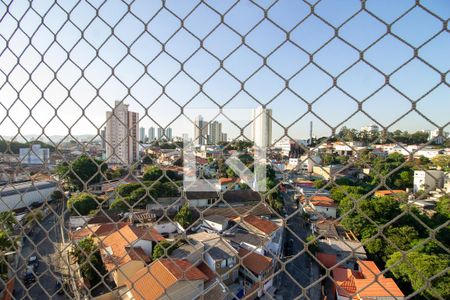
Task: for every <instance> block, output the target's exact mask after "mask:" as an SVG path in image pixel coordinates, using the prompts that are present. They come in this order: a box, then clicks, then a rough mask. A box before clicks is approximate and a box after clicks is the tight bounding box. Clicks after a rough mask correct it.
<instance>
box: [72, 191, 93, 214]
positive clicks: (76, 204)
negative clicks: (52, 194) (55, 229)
mask: <svg viewBox="0 0 450 300" xmlns="http://www.w3.org/2000/svg"><path fill="white" fill-rule="evenodd" d="M67 207H68V208H69V209H70V210H71V212H72V213H76V214H79V215H82V216H86V215H88V214H89V213H90V212H91V210H94V209H97V207H98V203H97V201H96V199H95V197H94V196H93V195H91V194H88V193H79V194H75V195H73V196H72V197H70V199H69V200H68V201H67Z"/></svg>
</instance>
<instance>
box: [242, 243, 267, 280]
mask: <svg viewBox="0 0 450 300" xmlns="http://www.w3.org/2000/svg"><path fill="white" fill-rule="evenodd" d="M239 257H240V258H242V264H243V265H244V267H246V268H247V269H249V270H250V271H252V272H253V273H255V274H257V275H259V274H261V273H264V272H265V271H267V270H268V269H269V268H270V267H271V265H272V259H271V258H270V257H267V256H264V255H261V254H259V253H256V252H252V251H249V250H247V249H245V248H240V249H239Z"/></svg>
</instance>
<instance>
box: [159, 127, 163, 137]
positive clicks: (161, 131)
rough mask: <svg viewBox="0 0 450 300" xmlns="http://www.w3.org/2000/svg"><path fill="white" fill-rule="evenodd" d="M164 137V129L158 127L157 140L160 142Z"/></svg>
mask: <svg viewBox="0 0 450 300" xmlns="http://www.w3.org/2000/svg"><path fill="white" fill-rule="evenodd" d="M163 136H164V129H163V128H162V127H158V140H161V139H162V138H163Z"/></svg>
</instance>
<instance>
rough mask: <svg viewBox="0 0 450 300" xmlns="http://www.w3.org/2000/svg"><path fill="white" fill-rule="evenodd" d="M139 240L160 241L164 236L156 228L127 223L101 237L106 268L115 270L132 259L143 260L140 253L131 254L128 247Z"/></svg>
mask: <svg viewBox="0 0 450 300" xmlns="http://www.w3.org/2000/svg"><path fill="white" fill-rule="evenodd" d="M139 240H147V241H154V242H158V241H162V240H164V238H163V237H162V236H161V235H160V234H159V233H158V232H157V231H156V230H154V229H149V228H144V227H136V226H133V225H126V226H124V227H122V228H120V229H119V230H116V231H114V232H113V233H110V234H109V235H107V236H106V237H104V238H103V239H100V244H101V251H100V253H101V255H102V259H103V263H104V264H105V267H106V269H107V270H108V271H113V270H115V269H117V268H119V267H120V266H122V265H124V264H126V263H128V262H130V261H132V260H142V259H141V257H140V255H133V254H132V255H130V251H129V249H128V248H130V247H133V245H134V244H135V242H136V241H139ZM137 251H140V250H137Z"/></svg>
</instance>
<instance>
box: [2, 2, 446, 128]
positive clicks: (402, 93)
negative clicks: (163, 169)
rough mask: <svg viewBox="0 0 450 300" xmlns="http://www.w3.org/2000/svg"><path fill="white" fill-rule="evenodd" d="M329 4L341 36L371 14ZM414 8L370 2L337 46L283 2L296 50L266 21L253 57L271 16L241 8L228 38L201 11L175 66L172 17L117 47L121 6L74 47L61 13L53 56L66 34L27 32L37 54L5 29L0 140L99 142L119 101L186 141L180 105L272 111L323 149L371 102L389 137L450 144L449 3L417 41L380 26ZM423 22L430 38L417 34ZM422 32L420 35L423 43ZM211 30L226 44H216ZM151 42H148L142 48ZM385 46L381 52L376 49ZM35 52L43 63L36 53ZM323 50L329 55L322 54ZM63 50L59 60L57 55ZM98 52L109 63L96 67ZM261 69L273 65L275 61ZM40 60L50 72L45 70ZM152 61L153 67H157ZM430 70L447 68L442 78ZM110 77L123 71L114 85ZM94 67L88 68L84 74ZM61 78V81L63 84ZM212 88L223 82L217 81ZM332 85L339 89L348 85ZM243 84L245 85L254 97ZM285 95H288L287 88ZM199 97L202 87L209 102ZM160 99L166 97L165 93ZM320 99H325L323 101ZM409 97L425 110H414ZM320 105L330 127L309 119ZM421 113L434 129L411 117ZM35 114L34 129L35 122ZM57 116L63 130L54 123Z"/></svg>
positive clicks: (15, 9)
mask: <svg viewBox="0 0 450 300" xmlns="http://www.w3.org/2000/svg"><path fill="white" fill-rule="evenodd" d="M323 3H324V2H323V1H322V2H320V3H319V4H318V5H317V6H316V7H315V12H316V13H317V14H318V15H319V16H320V17H321V18H324V19H325V20H327V21H328V22H329V23H330V24H331V25H333V26H339V25H342V24H344V22H345V20H346V18H348V17H350V16H351V15H352V14H353V13H354V12H355V11H357V10H358V9H359V6H360V2H359V1H346V2H344V3H343V4H340V5H341V9H339V10H335V9H334V6H333V5H332V4H326V5H325V4H323ZM411 3H414V1H395V2H392V1H367V3H366V8H367V9H368V10H369V11H370V14H369V13H367V12H363V13H360V14H359V15H358V17H355V18H353V19H352V20H351V21H350V22H347V23H345V24H344V25H343V26H342V28H340V29H339V38H336V37H335V38H333V33H334V30H333V29H332V27H330V26H329V25H327V24H326V23H324V22H323V21H321V20H320V19H319V18H317V17H316V16H309V17H307V18H306V19H305V22H303V23H302V26H301V27H295V24H296V23H297V22H298V21H299V20H300V19H301V18H302V17H306V16H307V14H308V10H309V7H308V6H306V5H302V4H301V3H300V2H299V3H296V2H289V1H280V3H277V4H276V5H275V6H274V7H273V8H271V9H270V11H269V14H268V17H270V18H271V20H273V21H275V22H276V23H277V24H279V26H280V27H281V28H282V29H283V30H286V31H291V33H290V40H288V41H286V40H284V33H283V31H282V30H281V29H277V28H276V27H274V26H273V25H272V24H271V23H270V22H268V21H267V20H266V21H263V22H262V23H260V25H259V26H258V30H254V31H252V32H251V33H249V35H248V37H247V38H246V41H245V44H240V42H241V39H240V38H239V35H238V34H237V33H239V34H246V33H247V32H248V31H249V30H250V29H251V28H252V27H253V26H254V25H255V24H258V22H260V21H261V20H262V19H263V18H264V14H263V12H262V11H261V9H260V8H258V7H257V6H255V5H254V4H252V3H251V2H246V1H242V2H240V3H239V4H238V5H236V6H235V7H234V8H233V10H232V12H230V13H228V14H227V15H226V17H225V18H224V21H225V22H226V25H225V24H220V20H219V18H218V17H219V16H218V14H217V13H215V12H213V11H212V10H211V9H210V8H208V7H207V5H205V4H202V5H201V6H200V7H201V9H198V12H197V13H196V14H194V15H192V16H190V17H189V18H188V19H187V20H186V22H185V23H186V24H185V26H186V29H182V30H181V31H180V32H179V33H178V34H175V38H173V39H170V40H169V41H168V42H167V45H166V48H165V51H166V52H167V53H164V52H163V53H159V51H160V50H161V47H160V46H161V45H160V43H159V42H158V41H157V40H156V39H155V38H157V39H160V40H161V41H162V42H164V43H165V42H166V41H167V39H168V38H169V36H170V34H172V33H174V32H175V30H176V29H177V28H178V27H179V24H178V23H177V22H176V21H175V20H174V19H173V18H171V17H170V16H168V15H167V14H166V15H164V17H163V16H161V17H159V18H157V19H156V20H155V21H154V22H152V23H151V25H152V26H151V27H150V33H151V34H152V35H153V36H151V35H149V34H148V33H145V32H144V31H145V30H146V28H144V27H143V26H141V25H142V24H141V25H140V23H139V22H140V21H139V20H138V19H137V18H136V17H129V18H126V19H124V20H121V21H120V23H119V24H118V26H117V27H116V29H115V30H114V36H112V37H110V36H109V35H110V34H111V32H110V31H108V30H107V29H106V28H105V26H103V25H102V23H101V22H106V23H108V24H109V23H111V24H114V22H117V21H118V20H119V17H118V16H119V15H120V14H121V12H122V11H123V10H124V7H122V6H120V5H118V4H113V3H112V2H111V3H108V4H107V5H104V6H103V7H102V8H101V9H100V13H99V15H100V16H101V17H103V18H104V20H105V21H99V20H98V19H97V20H95V21H94V22H93V23H92V24H91V27H90V28H89V30H87V31H85V32H83V36H84V38H85V40H83V41H81V42H80V43H78V44H77V40H76V39H75V37H76V36H78V35H79V34H80V32H79V30H78V29H77V28H76V27H73V26H72V27H71V26H68V25H67V26H62V25H61V24H60V23H59V22H58V18H60V17H61V14H60V13H58V12H55V13H53V14H49V15H48V16H47V17H46V20H48V24H47V26H48V28H49V29H50V30H53V31H54V32H58V30H59V29H62V30H60V33H59V34H57V36H56V38H57V40H58V42H59V45H56V44H53V45H52V44H51V43H52V42H53V39H52V36H53V35H51V34H50V35H49V34H48V32H45V30H44V29H43V28H42V27H41V28H39V29H38V25H39V24H38V23H34V22H29V23H28V24H27V27H25V28H23V30H24V32H25V33H26V34H30V33H32V32H34V30H37V33H36V37H39V39H37V38H36V39H33V40H31V41H29V40H28V39H26V38H25V36H24V34H22V33H21V32H20V31H19V32H18V33H14V32H13V31H11V30H10V28H12V27H13V25H14V24H12V21H8V20H5V22H4V23H3V25H4V26H3V27H2V29H1V34H2V35H3V36H5V37H6V38H8V39H10V41H9V49H7V51H5V53H3V55H2V57H1V58H0V69H1V70H2V72H3V74H2V75H5V74H8V75H9V76H8V81H7V82H6V84H5V85H4V86H3V87H2V89H1V91H0V103H1V105H0V120H1V123H0V135H2V136H13V135H15V133H16V132H17V131H18V127H20V133H21V134H36V133H37V131H39V132H41V131H42V130H41V129H40V127H43V128H44V130H45V134H46V135H66V134H68V133H69V128H70V132H71V134H93V133H94V134H95V133H96V132H97V130H99V129H101V128H102V127H104V125H105V124H104V121H105V120H104V117H103V114H104V111H107V110H110V109H111V107H112V106H113V105H114V101H115V100H121V101H122V100H123V101H124V102H126V103H127V104H128V105H129V106H130V109H131V110H133V111H136V112H138V113H139V115H140V117H141V119H140V120H139V121H140V124H141V126H144V127H147V128H148V127H151V126H153V127H159V126H162V127H167V126H169V127H172V128H173V129H174V132H173V135H174V136H181V135H182V133H183V131H182V128H184V126H186V124H187V123H189V122H188V121H186V120H179V118H178V116H179V115H180V113H181V108H180V106H184V105H185V104H186V103H188V102H189V104H187V105H186V107H184V109H183V110H187V109H188V108H189V109H191V108H206V109H216V110H217V111H219V108H218V106H217V105H216V104H213V103H212V102H211V99H212V100H214V101H215V102H216V103H217V104H218V105H224V103H227V102H228V101H230V102H229V103H228V104H227V105H225V106H224V111H226V109H227V108H231V109H239V108H242V109H254V108H256V107H258V106H260V105H261V104H267V103H268V102H270V101H272V102H271V103H270V104H268V105H267V108H269V109H272V110H273V113H274V115H273V116H274V119H275V120H279V122H280V124H274V128H273V132H274V136H277V135H280V133H282V132H283V131H284V130H283V128H282V126H289V125H290V124H291V123H292V122H294V121H295V120H296V119H297V118H298V117H299V116H302V115H304V114H306V115H305V116H304V117H303V119H302V121H300V123H299V124H297V125H294V126H292V127H291V128H290V130H289V131H290V135H291V136H293V137H306V136H308V135H309V134H308V132H307V129H306V128H308V123H309V122H310V121H313V122H314V124H315V134H316V135H317V136H327V135H330V132H331V130H330V129H329V127H328V126H327V125H326V124H324V123H323V122H322V121H321V120H320V119H319V118H322V119H324V120H326V122H327V123H329V124H330V125H331V126H336V125H337V124H339V123H340V122H342V121H345V120H346V119H347V118H348V117H349V116H350V115H351V114H352V113H353V112H355V111H358V109H359V108H358V104H357V102H356V101H355V100H357V101H359V102H361V103H362V104H361V109H362V110H363V111H364V112H365V113H367V114H368V115H370V116H371V117H373V118H374V119H375V120H376V121H378V122H381V123H382V125H384V126H387V125H389V124H391V123H393V122H394V121H395V120H396V119H397V118H401V117H402V116H403V115H404V114H405V113H407V112H408V111H410V113H409V114H408V115H407V116H406V117H404V118H402V119H401V120H400V121H399V122H398V123H395V124H393V127H392V130H394V129H397V128H398V129H401V130H409V131H416V130H421V129H429V130H432V129H435V128H436V127H442V126H446V130H447V131H449V130H448V125H447V119H446V111H448V110H449V109H450V106H449V104H448V103H449V102H448V101H447V99H448V96H449V87H448V80H449V79H448V78H449V76H448V73H445V72H446V70H447V69H448V63H447V61H448V60H447V55H446V53H448V52H449V51H450V45H449V43H448V39H446V37H447V36H448V31H444V32H441V33H439V30H442V28H441V27H442V26H440V23H441V22H440V21H439V20H438V19H437V17H440V18H444V19H448V16H449V15H450V13H449V11H450V8H449V6H448V5H446V4H445V3H444V2H442V1H423V5H424V6H425V7H426V8H427V9H429V10H430V11H433V12H434V13H435V14H436V16H437V17H435V16H432V15H431V14H427V15H424V14H425V13H424V11H423V10H422V9H420V8H418V7H417V8H414V9H413V10H411V11H409V12H408V13H407V15H406V16H405V17H404V18H402V20H400V21H398V22H396V23H395V24H393V26H392V28H391V31H392V32H393V33H394V34H396V35H397V36H399V37H401V38H402V39H403V40H404V42H402V41H400V40H398V39H396V38H395V37H393V36H392V35H385V36H383V34H384V32H385V29H386V28H385V27H386V26H385V25H383V23H381V22H380V21H379V20H377V19H376V17H379V18H380V19H381V20H383V21H385V22H392V21H394V20H395V18H396V17H397V16H400V15H401V14H402V13H404V12H407V11H408V9H409V6H410V5H411ZM27 5H30V4H27V3H24V2H20V1H17V2H16V3H14V5H11V8H10V11H11V13H13V14H14V13H17V14H19V11H22V10H23V8H26V7H27ZM40 5H42V4H40V3H39V2H36V4H33V6H34V7H35V8H36V10H37V11H39V9H40ZM140 5H141V6H137V5H132V6H131V10H132V11H133V12H135V14H136V16H137V17H138V18H141V19H144V20H148V19H149V18H150V16H149V15H145V13H143V12H144V11H147V12H149V13H150V12H155V10H154V7H153V5H154V4H153V3H143V4H140ZM209 5H212V7H213V8H215V9H216V10H217V11H218V12H222V13H223V12H225V11H226V7H227V4H225V3H222V4H219V3H214V4H209ZM168 6H169V7H170V8H171V9H173V10H175V11H177V12H180V13H181V12H182V11H183V9H187V10H189V8H188V4H185V3H183V4H180V5H179V6H176V7H173V5H172V4H168ZM91 12H92V9H91V8H89V7H88V6H83V5H81V6H79V7H78V9H77V12H76V13H77V14H80V15H81V14H83V13H84V14H85V15H86V16H88V15H90V13H91ZM250 15H251V17H249V18H243V16H250ZM419 23H420V24H421V26H415V25H416V24H419ZM438 25H439V26H438ZM80 26H82V25H81V24H80ZM215 26H218V27H217V28H215ZM228 26H229V27H231V28H232V29H233V30H235V31H236V32H233V31H232V30H231V29H230V28H229V27H228ZM214 28H215V29H214ZM411 28H414V34H413V31H412V30H411ZM187 30H189V31H190V32H192V33H193V34H195V35H199V36H200V37H202V38H205V41H204V43H203V46H204V47H205V49H206V50H208V51H209V53H212V54H214V55H216V56H217V57H218V58H219V59H225V60H224V63H223V64H222V67H221V65H219V61H218V60H217V59H216V58H214V57H213V56H211V54H209V53H208V52H207V51H205V50H202V49H200V50H199V49H198V46H199V45H198V41H197V40H195V39H194V38H193V37H192V35H191V34H190V33H189V32H188V31H187ZM209 30H212V31H213V32H212V33H211V34H210V35H208V36H207V34H208V33H209ZM142 32H144V34H143V35H142V36H139V35H140V34H141V33H142ZM435 34H436V38H435V39H434V40H433V41H432V42H430V43H428V44H426V45H425V46H424V47H420V49H419V51H417V53H414V52H413V51H412V47H419V46H421V45H422V44H423V43H425V42H426V41H427V39H428V38H430V37H433V35H435ZM332 38H333V39H332ZM118 39H121V40H122V41H123V44H121V43H120V42H119V41H118ZM134 39H136V42H135V40H134ZM378 39H379V40H378ZM343 40H345V41H347V40H348V41H349V42H350V43H352V45H354V47H355V48H356V49H358V51H363V52H364V61H359V62H357V61H358V59H359V58H360V56H359V55H357V54H358V53H357V51H356V50H355V49H353V48H351V47H349V45H347V44H346V43H344V41H343ZM374 41H377V43H376V44H375V45H371V44H372V43H373V42H374ZM29 43H32V44H33V46H34V47H35V48H36V49H37V50H30V48H29V47H28V49H27V46H28V45H29ZM103 43H104V44H103ZM324 44H326V46H325V47H323V48H322V49H320V50H319V46H321V45H324ZM50 45H51V47H50V48H49V51H47V52H45V50H46V49H47V46H50ZM126 47H130V54H132V55H133V56H131V55H130V54H128V53H127V51H126ZM65 49H67V50H65ZM275 49H276V50H275ZM69 50H70V51H69ZM96 50H98V51H99V52H98V55H99V57H95V53H96V52H95V51H96ZM274 50H275V51H274ZM318 50H319V51H318ZM36 51H38V52H41V53H45V55H43V56H42V59H41V58H39V56H38V57H37V56H36ZM66 51H67V52H70V57H71V59H72V61H73V63H72V62H66V61H65V58H66V56H67V52H66ZM233 51H234V52H233ZM272 51H274V52H273V53H272ZM22 52H23V53H22ZM194 53H195V54H194ZM19 54H20V61H21V67H20V68H15V69H14V68H13V67H12V65H11V64H10V63H8V61H14V60H15V57H16V56H19ZM168 54H170V55H168ZM191 54H193V57H192V58H190V59H189V60H187V61H186V62H185V69H184V72H181V73H179V74H178V75H177V76H175V77H174V78H173V80H172V77H173V76H174V75H175V74H177V72H179V71H180V62H179V61H182V62H183V61H184V60H186V59H187V58H188V57H189V55H191ZM228 55H229V57H228ZM261 57H267V58H266V60H265V61H263V60H262V58H261ZM311 58H312V60H311ZM91 60H92V62H91ZM177 60H178V61H177ZM40 61H42V62H45V64H42V63H41V64H39V63H40ZM151 61H152V63H151V64H150V67H149V68H144V65H145V64H147V63H149V62H151ZM355 62H357V63H356V64H355ZM425 62H430V63H431V64H433V65H434V66H440V67H439V68H438V69H432V68H430V66H429V65H427V64H426V63H425ZM75 64H76V65H75ZM143 64H144V65H143ZM369 64H370V65H371V66H374V67H376V68H377V69H378V70H375V69H373V68H372V67H370V65H369ZM403 65H404V66H403ZM110 66H113V67H114V75H113V76H111V75H112V68H111V67H110ZM350 66H351V67H350ZM400 66H402V67H401V68H399V67H400ZM35 67H36V70H34V68H35ZM348 67H350V68H349V69H348V70H346V68H348ZM82 68H86V70H84V72H83V73H82V72H81V69H82ZM396 68H399V69H398V70H397V69H396ZM258 69H259V71H258V72H256V73H255V74H253V73H254V71H255V70H258ZM300 70H301V71H300ZM216 71H217V72H216ZM298 71H300V72H299V73H297V72H298ZM344 71H345V72H344ZM393 71H395V72H394V73H392V72H393ZM31 72H32V73H33V74H32V76H31V79H32V82H29V83H27V80H28V74H27V73H31ZM439 72H441V73H439ZM327 73H328V74H327ZM213 74H214V75H213ZM230 74H232V75H233V76H235V77H236V78H233V77H232V76H231V75H230ZM252 74H253V75H252ZM53 75H55V76H56V78H57V79H58V80H59V81H55V80H52V78H53V77H52V76H53ZM188 75H189V76H188ZM250 75H252V76H251V77H250ZM208 76H212V77H211V78H210V79H208V80H207V81H205V80H206V79H207V78H208ZM386 76H389V81H386ZM2 77H3V76H2ZM191 77H192V78H191ZM333 77H335V78H333ZM442 78H443V79H442ZM333 79H336V80H335V84H336V85H334V82H333ZM2 80H3V79H2ZM194 80H195V81H194ZM196 81H197V82H196ZM243 81H245V84H244V85H243V86H241V84H240V82H243ZM286 82H288V86H289V89H285V88H286ZM200 84H202V85H203V88H202V90H201V91H202V92H200V88H199V86H200ZM161 86H164V87H165V88H164V92H163V90H162V87H161ZM68 89H70V95H69V93H68ZM18 91H20V92H18ZM42 91H44V92H42ZM428 92H429V93H428ZM322 94H323V95H322ZM372 94H373V95H372ZM41 96H43V98H41ZM319 96H320V97H319ZM317 97H319V99H318V100H317V101H315V99H317ZM367 97H369V98H367ZM406 97H407V98H406ZM352 98H354V99H355V100H352ZM366 98H367V99H366ZM408 98H409V99H411V100H412V101H418V102H417V103H414V105H413V103H411V102H410V101H409V100H408ZM18 99H19V100H18ZM66 99H67V100H66ZM257 101H259V102H260V103H258V102H257ZM308 105H311V109H312V111H313V112H314V113H316V114H317V116H315V115H313V114H311V112H308V109H309V107H308ZM413 107H416V108H417V110H418V111H419V112H420V113H421V114H423V116H422V115H420V114H418V113H417V112H416V111H414V110H411V109H413ZM386 108H389V109H386ZM30 110H31V113H32V115H33V118H29V115H30ZM363 111H358V113H357V114H356V115H355V116H353V117H351V118H350V119H349V120H347V121H345V124H342V125H345V126H347V127H353V128H360V127H361V126H364V125H365V124H370V123H373V120H371V119H370V118H369V117H367V116H366V115H365V114H364V112H363ZM55 114H57V115H58V117H59V118H54V115H55ZM228 117H232V116H228ZM177 118H178V119H177ZM182 119H186V118H185V117H182ZM191 119H193V118H191ZM174 120H175V121H174ZM155 122H157V123H158V124H156V123H155ZM432 122H434V123H435V124H433V123H432ZM223 124H224V127H227V131H228V133H229V136H230V137H233V136H235V135H237V134H238V133H239V130H238V129H237V128H234V127H233V126H231V125H229V124H227V123H226V122H223ZM305 129H306V130H305ZM37 134H39V133H37Z"/></svg>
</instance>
